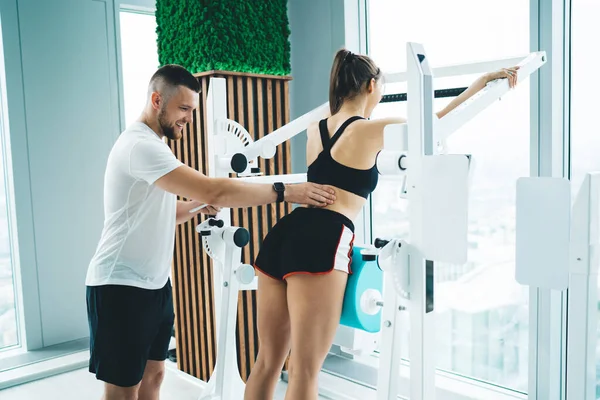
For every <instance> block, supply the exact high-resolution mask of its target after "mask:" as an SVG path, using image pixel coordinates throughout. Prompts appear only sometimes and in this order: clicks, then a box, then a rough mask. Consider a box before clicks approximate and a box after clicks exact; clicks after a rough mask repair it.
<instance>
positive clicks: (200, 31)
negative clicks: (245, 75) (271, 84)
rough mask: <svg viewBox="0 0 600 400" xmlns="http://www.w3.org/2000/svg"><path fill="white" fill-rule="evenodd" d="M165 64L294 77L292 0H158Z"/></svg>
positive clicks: (197, 69)
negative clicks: (288, 14) (290, 14)
mask: <svg viewBox="0 0 600 400" xmlns="http://www.w3.org/2000/svg"><path fill="white" fill-rule="evenodd" d="M156 23H157V29H156V32H157V34H158V56H159V62H160V64H161V65H165V64H179V65H182V66H183V67H185V68H187V69H188V70H189V71H190V72H192V73H197V72H204V71H210V70H224V71H235V72H251V73H257V74H268V75H288V74H289V73H290V70H291V66H290V42H289V36H290V28H289V21H288V17H287V0H156Z"/></svg>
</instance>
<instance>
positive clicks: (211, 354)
mask: <svg viewBox="0 0 600 400" xmlns="http://www.w3.org/2000/svg"><path fill="white" fill-rule="evenodd" d="M209 82H210V81H209V78H205V79H203V80H202V94H201V98H202V103H201V104H202V131H201V132H198V137H200V139H201V141H202V172H203V173H204V174H206V175H208V174H209V172H210V171H209V169H208V143H207V140H206V132H207V130H208V121H207V119H208V105H207V96H208V89H209ZM202 219H203V220H204V219H205V218H202ZM202 260H203V266H204V268H203V269H202V272H203V274H204V276H203V277H202V278H203V286H204V292H203V303H204V309H205V312H206V318H205V320H204V321H203V322H204V324H203V325H202V326H203V327H204V331H205V336H206V348H205V351H204V354H203V356H204V362H205V363H206V369H205V370H204V373H203V375H202V379H203V380H205V381H207V380H208V379H209V378H210V376H211V374H212V372H213V370H214V367H215V362H216V358H217V349H216V337H215V336H216V332H215V307H214V301H213V293H214V282H213V273H212V268H213V264H212V260H211V258H210V257H209V256H208V255H207V254H206V252H204V251H203V252H202Z"/></svg>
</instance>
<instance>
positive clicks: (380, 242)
mask: <svg viewBox="0 0 600 400" xmlns="http://www.w3.org/2000/svg"><path fill="white" fill-rule="evenodd" d="M389 242H390V241H389V240H385V239H380V238H376V239H375V242H374V243H373V245H374V246H375V247H376V248H378V249H380V248H382V247H385V245H387V244H388V243H389Z"/></svg>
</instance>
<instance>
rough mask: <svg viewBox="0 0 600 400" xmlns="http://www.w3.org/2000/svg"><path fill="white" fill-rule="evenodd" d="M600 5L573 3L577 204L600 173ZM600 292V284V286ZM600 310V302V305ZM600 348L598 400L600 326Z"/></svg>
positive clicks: (583, 0)
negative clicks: (588, 177) (588, 180)
mask: <svg viewBox="0 0 600 400" xmlns="http://www.w3.org/2000/svg"><path fill="white" fill-rule="evenodd" d="M598 18H600V2H598V1H597V0H572V3H571V60H572V61H571V183H572V185H571V188H572V196H573V200H575V196H577V193H578V191H579V188H580V186H581V183H582V182H583V178H584V176H585V174H586V173H587V172H598V171H600V132H599V129H598V125H597V124H598V120H597V118H596V113H597V108H598V107H597V105H596V104H597V95H598V90H600V83H599V82H598V81H597V80H596V79H595V78H594V76H595V74H596V69H597V65H598V63H599V62H600V56H598V54H596V53H595V52H593V51H590V48H594V43H595V38H598V37H600V27H599V26H598V23H597V21H598ZM598 287H599V288H600V281H599V282H598ZM598 310H600V302H599V303H598ZM599 319H600V315H599ZM597 332H598V339H599V340H598V341H597V345H596V354H597V356H596V382H597V383H596V398H597V399H600V324H599V325H598V327H597Z"/></svg>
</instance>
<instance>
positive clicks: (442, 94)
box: [380, 87, 468, 103]
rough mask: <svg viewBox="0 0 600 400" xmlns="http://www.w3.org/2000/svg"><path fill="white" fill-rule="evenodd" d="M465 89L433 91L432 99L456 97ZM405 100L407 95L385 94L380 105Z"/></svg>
mask: <svg viewBox="0 0 600 400" xmlns="http://www.w3.org/2000/svg"><path fill="white" fill-rule="evenodd" d="M467 89H468V88H466V87H462V88H450V89H439V90H436V91H434V93H433V97H434V98H436V99H442V98H446V97H456V96H458V95H460V94H461V93H462V92H464V91H465V90H467ZM407 98H408V95H407V94H406V93H395V94H386V95H384V96H383V98H382V99H381V101H380V103H396V102H401V101H406V100H407Z"/></svg>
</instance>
